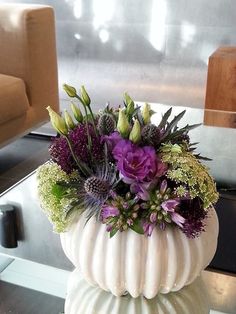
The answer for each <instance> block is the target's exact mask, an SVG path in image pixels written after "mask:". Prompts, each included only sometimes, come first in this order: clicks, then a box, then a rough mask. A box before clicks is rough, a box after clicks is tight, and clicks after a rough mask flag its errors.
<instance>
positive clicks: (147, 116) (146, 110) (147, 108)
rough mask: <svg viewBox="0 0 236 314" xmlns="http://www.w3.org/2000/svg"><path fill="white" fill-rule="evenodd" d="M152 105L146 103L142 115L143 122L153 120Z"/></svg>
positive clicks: (146, 122)
mask: <svg viewBox="0 0 236 314" xmlns="http://www.w3.org/2000/svg"><path fill="white" fill-rule="evenodd" d="M150 109H151V108H150V105H149V104H147V103H145V104H144V106H143V110H142V117H143V122H144V124H148V123H150V122H151V119H150V117H151V115H150Z"/></svg>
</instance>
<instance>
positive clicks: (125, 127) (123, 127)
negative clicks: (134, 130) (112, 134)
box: [117, 109, 130, 138]
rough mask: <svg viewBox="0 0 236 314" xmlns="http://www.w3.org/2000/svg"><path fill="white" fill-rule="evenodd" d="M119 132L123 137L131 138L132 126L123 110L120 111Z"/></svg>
mask: <svg viewBox="0 0 236 314" xmlns="http://www.w3.org/2000/svg"><path fill="white" fill-rule="evenodd" d="M117 130H118V132H119V133H120V134H121V136H122V137H124V138H127V137H128V136H129V132H130V125H129V122H128V119H127V117H126V115H125V112H124V110H122V109H120V110H119V117H118V122H117Z"/></svg>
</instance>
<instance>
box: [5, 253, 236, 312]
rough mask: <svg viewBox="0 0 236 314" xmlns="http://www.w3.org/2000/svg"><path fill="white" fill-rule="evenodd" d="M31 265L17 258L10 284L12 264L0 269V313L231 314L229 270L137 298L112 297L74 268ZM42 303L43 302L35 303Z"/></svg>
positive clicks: (235, 296)
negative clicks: (1, 270) (166, 290)
mask: <svg viewBox="0 0 236 314" xmlns="http://www.w3.org/2000/svg"><path fill="white" fill-rule="evenodd" d="M0 258H1V255H0ZM24 262H25V267H24V266H23V265H24V264H23V263H24ZM13 264H14V263H13ZM19 265H20V267H19ZM33 268H34V272H35V273H33V271H32V265H30V264H29V262H28V261H23V260H21V261H20V263H18V268H17V267H15V273H14V276H15V278H18V279H17V280H16V283H17V284H13V279H12V278H11V277H10V276H9V274H10V272H12V270H13V267H10V270H7V268H6V269H5V270H4V271H3V272H2V275H1V278H2V280H0V296H1V298H0V313H1V314H5V313H11V314H31V313H32V314H33V313H34V314H44V313H45V314H59V313H62V312H65V314H159V313H160V314H190V313H191V314H208V313H210V314H235V313H236V277H235V276H234V275H232V274H231V275H230V274H223V273H217V272H214V271H203V272H202V274H201V276H200V277H198V278H197V279H196V280H195V281H194V282H193V283H192V284H191V285H189V286H185V287H184V288H183V289H181V290H179V291H177V292H172V293H168V294H159V295H157V296H156V297H155V298H154V299H151V300H148V299H146V298H145V297H142V296H141V297H139V298H136V299H134V298H132V297H130V296H129V295H125V296H122V297H115V296H113V295H112V294H111V293H109V292H106V291H103V290H101V289H100V288H98V287H92V286H90V285H89V284H88V283H87V282H85V281H84V279H83V278H82V277H81V274H80V272H79V270H74V271H73V272H68V273H66V274H65V271H63V270H60V269H56V268H52V267H48V266H45V265H40V264H38V265H36V264H35V265H33ZM42 269H43V270H44V272H43V273H42ZM6 274H8V277H7V275H6ZM20 277H22V280H23V281H22V282H21V281H20V279H19V278H20ZM23 277H24V278H23ZM59 278H60V279H59ZM62 278H63V279H62ZM19 301H20V302H19ZM41 302H42V304H43V306H39V304H40V303H41Z"/></svg>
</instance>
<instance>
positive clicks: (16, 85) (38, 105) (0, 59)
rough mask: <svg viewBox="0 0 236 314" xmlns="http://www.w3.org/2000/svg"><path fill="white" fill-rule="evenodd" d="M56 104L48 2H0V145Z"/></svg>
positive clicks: (52, 28)
mask: <svg viewBox="0 0 236 314" xmlns="http://www.w3.org/2000/svg"><path fill="white" fill-rule="evenodd" d="M48 105H50V106H51V107H52V108H53V109H54V110H56V111H58V109H59V97H58V80H57V59H56V40H55V21H54V12H53V9H52V8H51V7H49V6H40V5H32V4H28V5H27V4H24V5H23V4H0V147H2V146H4V145H6V144H7V143H9V142H11V141H13V140H14V139H16V138H17V137H20V136H23V135H25V134H27V133H29V132H30V131H31V130H33V129H34V128H36V127H39V126H40V125H42V124H43V123H44V122H46V121H47V120H48V113H47V110H46V107H47V106H48Z"/></svg>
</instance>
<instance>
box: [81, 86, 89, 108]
mask: <svg viewBox="0 0 236 314" xmlns="http://www.w3.org/2000/svg"><path fill="white" fill-rule="evenodd" d="M80 93H81V98H82V100H83V103H84V105H85V106H89V105H90V103H91V100H90V98H89V95H88V93H87V92H86V89H85V88H84V86H81V88H80Z"/></svg>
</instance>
